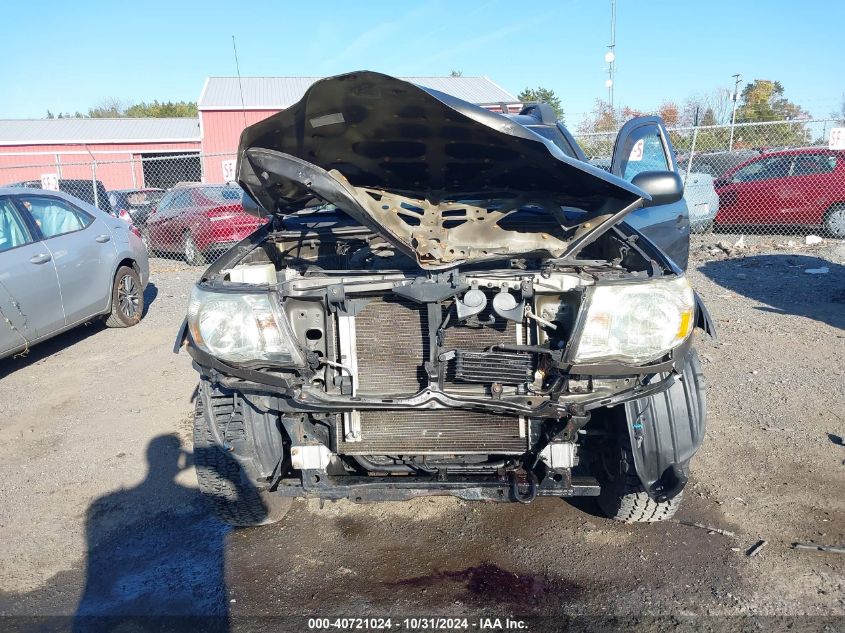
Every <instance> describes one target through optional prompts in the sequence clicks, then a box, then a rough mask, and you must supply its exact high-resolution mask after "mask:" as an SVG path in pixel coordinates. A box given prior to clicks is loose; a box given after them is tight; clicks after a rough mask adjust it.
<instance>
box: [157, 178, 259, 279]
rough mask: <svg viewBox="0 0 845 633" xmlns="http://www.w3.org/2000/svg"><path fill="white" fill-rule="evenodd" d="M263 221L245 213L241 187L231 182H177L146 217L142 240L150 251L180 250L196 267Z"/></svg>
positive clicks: (242, 237) (186, 259)
mask: <svg viewBox="0 0 845 633" xmlns="http://www.w3.org/2000/svg"><path fill="white" fill-rule="evenodd" d="M261 224H263V221H262V220H259V219H258V218H256V217H254V216H252V215H249V214H247V213H244V210H243V207H242V206H241V189H240V188H239V187H237V186H232V185H201V184H196V185H194V184H190V185H177V186H176V187H174V188H173V189H171V190H170V191H168V192H167V194H166V195H165V196H164V197H163V198H162V199H161V202H159V204H158V208H157V209H156V210H155V212H153V213H152V214H151V215H150V216H149V219H148V220H147V226H146V229H145V231H144V241H145V242H146V244H147V248H148V249H149V251H150V252H151V253H154V254H157V253H179V254H182V255H183V256H184V258H185V261H187V262H188V263H189V264H191V265H194V266H198V265H200V264H203V263H205V262H206V256H208V255H212V254H218V253H222V252H223V251H225V250H227V249H228V248H229V247H230V246H232V245H233V244H235V243H236V242H239V241H240V240H242V239H244V238H245V237H246V236H247V235H249V234H250V233H252V232H253V231H254V230H255V229H256V228H258V227H259V226H260V225H261Z"/></svg>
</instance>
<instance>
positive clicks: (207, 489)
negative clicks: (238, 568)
mask: <svg viewBox="0 0 845 633" xmlns="http://www.w3.org/2000/svg"><path fill="white" fill-rule="evenodd" d="M208 424H209V422H208V420H207V419H206V417H205V407H204V404H203V395H202V393H201V392H200V393H199V394H198V395H197V404H196V409H195V410H194V465H195V466H196V469H197V481H198V482H199V488H200V492H201V493H202V494H203V496H204V497H205V499H206V501H208V503H209V505H210V506H211V509H212V511H213V512H214V514H215V515H216V516H217V518H218V519H220V520H221V521H223V522H224V523H228V524H229V525H234V526H236V527H247V526H254V525H267V524H269V523H276V522H277V521H280V520H281V519H282V518H284V516H285V515H286V514H287V513H288V510H290V507H291V505H292V504H293V499H292V498H290V497H283V496H281V495H278V494H276V493H273V492H269V491H266V490H258V489H256V488H255V487H254V486H252V485H250V484H249V483H248V482H247V481H246V480H245V479H244V478H243V477H241V468H240V466H239V465H238V462H237V461H235V459H234V458H233V457H232V456H231V455H229V454H228V453H227V452H225V451H224V450H223V449H222V448H220V447H219V446H218V445H217V443H216V442H215V441H214V438H213V436H212V435H211V431H210V430H209V426H208Z"/></svg>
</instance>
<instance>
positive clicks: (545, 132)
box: [525, 125, 572, 156]
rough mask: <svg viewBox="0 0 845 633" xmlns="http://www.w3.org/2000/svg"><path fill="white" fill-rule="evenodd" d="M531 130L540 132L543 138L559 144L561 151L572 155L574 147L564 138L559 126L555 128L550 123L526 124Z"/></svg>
mask: <svg viewBox="0 0 845 633" xmlns="http://www.w3.org/2000/svg"><path fill="white" fill-rule="evenodd" d="M525 127H527V128H528V129H529V130H531V131H532V132H535V133H536V134H539V135H540V136H542V137H543V138H547V139H549V140H550V141H551V142H552V143H554V144H555V145H557V146H558V147H559V148H560V149H561V151H563V153H564V154H566V155H567V156H572V148H571V147H569V143H567V142H566V140H565V139H564V138H563V135H561V133H560V132H559V131H558V129H557V128H554V127H552V126H550V125H526V126H525Z"/></svg>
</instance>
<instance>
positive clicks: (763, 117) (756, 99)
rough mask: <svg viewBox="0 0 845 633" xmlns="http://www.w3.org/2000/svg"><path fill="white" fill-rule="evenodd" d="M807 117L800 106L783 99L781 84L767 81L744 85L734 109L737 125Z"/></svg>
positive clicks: (760, 80) (759, 80)
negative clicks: (738, 102)
mask: <svg viewBox="0 0 845 633" xmlns="http://www.w3.org/2000/svg"><path fill="white" fill-rule="evenodd" d="M807 116H808V115H807V113H806V112H805V111H804V110H803V109H802V108H801V106H799V105H797V104H795V103H792V102H791V101H789V100H788V99H787V98H786V97H784V88H783V84H781V83H780V82H779V81H770V80H768V79H755V80H754V82H753V83H750V84H748V85H746V86H745V88H743V89H742V93H741V94H740V104H739V105H738V106H737V109H736V120H737V123H755V122H761V121H794V120H796V119H800V118H803V117H807Z"/></svg>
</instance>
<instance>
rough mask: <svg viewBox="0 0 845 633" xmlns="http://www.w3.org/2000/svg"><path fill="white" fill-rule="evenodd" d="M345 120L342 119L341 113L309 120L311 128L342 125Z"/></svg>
mask: <svg viewBox="0 0 845 633" xmlns="http://www.w3.org/2000/svg"><path fill="white" fill-rule="evenodd" d="M345 121H346V119H344V118H343V114H342V113H341V112H335V113H334V114H324V115H323V116H318V117H314V118H313V119H311V127H323V126H324V125H332V124H333V123H344V122H345Z"/></svg>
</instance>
